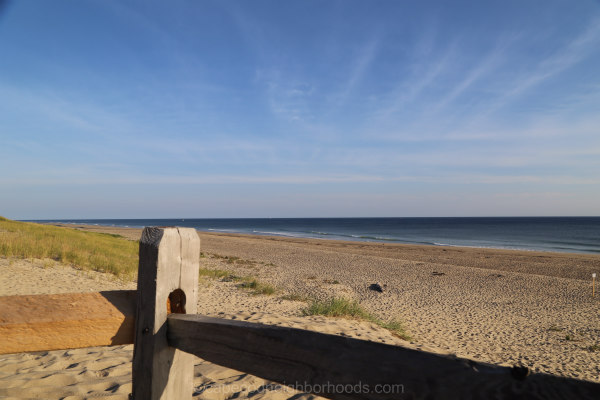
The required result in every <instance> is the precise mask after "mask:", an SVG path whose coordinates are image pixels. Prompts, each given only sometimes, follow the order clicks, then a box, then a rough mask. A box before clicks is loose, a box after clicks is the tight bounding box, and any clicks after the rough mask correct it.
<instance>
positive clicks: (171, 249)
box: [132, 228, 200, 400]
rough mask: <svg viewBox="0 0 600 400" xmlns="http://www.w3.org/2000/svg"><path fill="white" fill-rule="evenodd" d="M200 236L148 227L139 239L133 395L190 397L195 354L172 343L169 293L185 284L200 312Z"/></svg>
mask: <svg viewBox="0 0 600 400" xmlns="http://www.w3.org/2000/svg"><path fill="white" fill-rule="evenodd" d="M199 258H200V239H199V238H198V235H197V233H196V231H195V230H194V229H191V228H145V229H144V231H143V232H142V238H141V240H140V261H139V262H140V264H139V270H138V298H137V316H136V329H135V347H134V353H133V388H132V391H133V393H132V394H133V398H134V399H144V400H146V399H152V400H154V399H188V398H191V397H192V391H193V367H194V362H193V360H194V358H193V356H191V355H190V354H186V353H184V352H182V351H179V350H177V349H175V348H172V347H169V345H168V343H167V333H166V330H167V325H166V320H167V310H168V306H167V302H168V299H169V294H170V293H172V292H173V291H175V290H176V289H181V290H182V291H183V293H184V294H185V296H184V297H185V300H186V305H185V308H186V312H188V313H195V312H196V303H197V293H198V268H199Z"/></svg>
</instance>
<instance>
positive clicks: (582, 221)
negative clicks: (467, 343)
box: [36, 217, 600, 254]
mask: <svg viewBox="0 0 600 400" xmlns="http://www.w3.org/2000/svg"><path fill="white" fill-rule="evenodd" d="M36 222H61V223H69V224H89V225H106V226H123V227H144V226H184V227H191V228H195V229H198V230H200V231H207V232H233V233H247V234H254V235H274V236H286V237H301V238H317V239H340V240H355V241H369V242H386V243H407V244H425V245H433V246H467V247H480V248H498V249H515V250H540V251H556V252H568V253H592V254H600V217H486V218H482V217H473V218H239V219H238V218H231V219H193V218H189V219H188V218H183V219H182V218H179V219H77V220H52V221H48V220H45V221H36Z"/></svg>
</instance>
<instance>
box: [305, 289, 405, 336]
mask: <svg viewBox="0 0 600 400" xmlns="http://www.w3.org/2000/svg"><path fill="white" fill-rule="evenodd" d="M302 313H303V314H304V315H324V316H326V317H341V318H344V317H345V318H354V319H360V320H363V321H369V322H372V323H374V324H376V325H379V326H381V327H382V328H385V329H387V330H389V331H390V332H391V333H392V334H393V335H395V336H397V337H399V338H400V339H404V340H408V341H410V340H411V337H410V336H409V335H408V333H406V330H405V329H404V326H403V325H402V323H401V322H399V321H396V320H391V321H388V322H385V321H382V320H381V319H379V318H377V317H376V316H375V315H373V314H371V313H370V312H368V311H367V310H365V309H364V308H362V306H361V305H360V304H359V303H358V302H357V301H356V300H348V299H344V298H339V297H333V298H330V299H328V300H324V301H323V300H313V301H312V302H311V304H310V305H309V306H308V307H307V308H305V309H304V310H303V311H302Z"/></svg>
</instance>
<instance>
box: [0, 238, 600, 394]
mask: <svg viewBox="0 0 600 400" xmlns="http://www.w3.org/2000/svg"><path fill="white" fill-rule="evenodd" d="M199 253H200V243H199V239H198V235H197V234H196V232H195V231H194V230H193V229H189V228H146V229H145V230H144V232H143V234H142V239H141V241H140V265H139V275H138V290H137V291H113V292H100V293H87V294H64V295H43V296H8V297H0V338H1V339H0V354H2V353H13V352H24V351H39V350H53V349H68V348H77V347H88V346H98V345H115V344H125V343H132V342H133V341H135V346H134V356H133V366H132V368H133V371H132V372H133V374H132V375H133V398H134V399H137V400H142V399H143V400H145V399H168V400H176V399H189V398H191V397H192V391H193V364H194V362H193V355H196V356H198V357H201V358H203V359H205V360H208V361H210V362H214V363H216V364H219V365H223V366H226V367H229V368H234V369H237V370H240V371H244V372H247V373H250V374H253V375H256V376H259V377H262V378H265V379H267V380H271V381H274V382H278V383H281V384H283V385H288V386H291V387H292V388H295V389H299V390H301V391H307V392H313V393H316V394H320V395H323V396H325V397H328V398H332V399H393V398H407V399H408V398H410V399H418V398H428V399H437V398H443V399H445V398H471V399H488V398H496V399H519V398H522V399H525V398H527V399H529V398H539V399H551V398H569V399H570V398H573V399H574V398H577V399H585V398H589V399H598V398H600V384H597V383H593V382H587V381H580V380H576V379H570V378H563V377H557V376H553V375H548V374H529V375H528V374H527V371H526V370H524V369H519V368H508V367H500V366H495V365H491V364H486V363H479V362H475V361H472V360H467V359H461V358H456V357H452V356H446V355H438V354H432V353H427V352H423V351H417V350H412V349H407V348H403V347H399V346H390V345H386V344H382V343H374V342H368V341H363V340H358V339H352V338H347V337H342V336H335V335H328V334H322V333H318V332H313V331H306V330H302V329H294V328H285V327H279V326H270V325H263V324H257V323H249V322H244V321H236V320H224V319H219V318H210V317H206V316H202V315H197V314H196V304H197V290H198V268H199V264H198V261H199V260H198V257H199ZM134 321H135V322H134ZM386 388H395V389H396V390H395V391H394V392H391V393H390V392H389V391H386V390H385V389H386ZM399 388H400V389H401V390H400V391H398V389H399Z"/></svg>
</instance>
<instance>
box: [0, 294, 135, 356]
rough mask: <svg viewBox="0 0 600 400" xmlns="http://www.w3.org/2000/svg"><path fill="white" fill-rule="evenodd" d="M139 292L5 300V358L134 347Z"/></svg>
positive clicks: (0, 348)
mask: <svg viewBox="0 0 600 400" xmlns="http://www.w3.org/2000/svg"><path fill="white" fill-rule="evenodd" d="M135 304H136V291H135V290H118V291H106V292H99V293H66V294H51V295H31V296H5V297H0V338H2V339H1V340H0V354H7V353H21V352H28V351H45V350H59V349H74V348H81V347H92V346H109V345H118V344H130V343H133V334H134V324H135Z"/></svg>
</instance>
